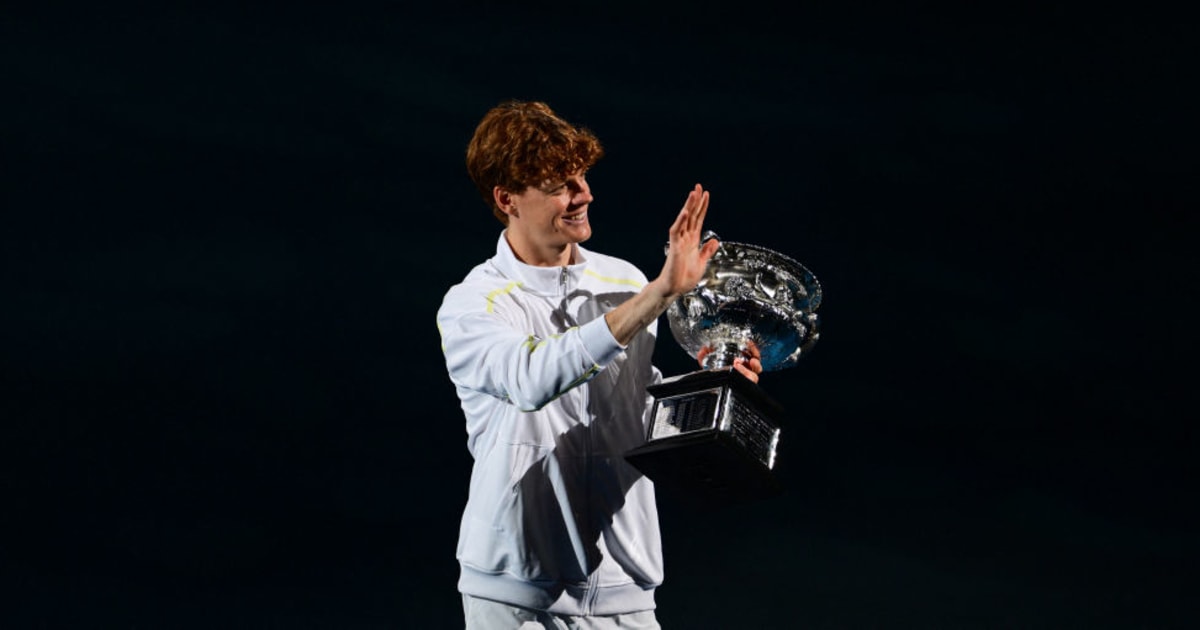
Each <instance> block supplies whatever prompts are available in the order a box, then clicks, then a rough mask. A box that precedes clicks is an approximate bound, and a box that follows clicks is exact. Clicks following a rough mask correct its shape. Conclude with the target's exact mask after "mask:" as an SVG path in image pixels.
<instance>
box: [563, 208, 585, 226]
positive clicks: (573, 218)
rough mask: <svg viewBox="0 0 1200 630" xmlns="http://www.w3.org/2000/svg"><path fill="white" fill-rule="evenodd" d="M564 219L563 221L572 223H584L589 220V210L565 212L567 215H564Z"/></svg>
mask: <svg viewBox="0 0 1200 630" xmlns="http://www.w3.org/2000/svg"><path fill="white" fill-rule="evenodd" d="M562 220H563V223H570V224H579V223H583V222H584V221H586V220H587V210H584V211H583V212H577V213H575V214H565V215H563V218H562Z"/></svg>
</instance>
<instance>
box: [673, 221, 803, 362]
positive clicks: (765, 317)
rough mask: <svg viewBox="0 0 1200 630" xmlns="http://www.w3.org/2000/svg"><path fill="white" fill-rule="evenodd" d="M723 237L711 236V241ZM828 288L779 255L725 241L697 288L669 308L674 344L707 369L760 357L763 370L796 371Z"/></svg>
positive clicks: (800, 267) (706, 236) (795, 263)
mask: <svg viewBox="0 0 1200 630" xmlns="http://www.w3.org/2000/svg"><path fill="white" fill-rule="evenodd" d="M712 238H717V239H718V240H719V239H720V237H718V236H717V235H716V234H715V233H713V232H711V231H709V232H706V233H705V237H704V240H705V241H707V240H709V239H712ZM820 306H821V285H820V283H819V282H817V277H816V276H815V275H813V273H812V272H811V271H809V270H808V269H807V268H805V267H804V265H801V264H800V263H798V262H796V261H795V260H792V259H791V258H789V257H788V256H785V255H784V254H781V253H779V252H776V251H773V250H770V249H767V248H765V247H759V246H757V245H747V244H745V243H734V242H730V241H721V246H720V247H719V248H718V249H717V252H716V254H714V255H713V257H712V259H711V260H709V262H708V269H707V271H706V272H705V275H704V277H703V278H702V279H701V280H700V283H699V284H698V285H696V288H695V289H693V290H691V291H689V292H687V293H685V294H683V295H682V296H680V298H679V299H678V300H676V301H675V303H674V304H672V305H671V306H670V308H668V309H667V320H668V322H669V323H670V326H671V333H672V334H673V335H674V337H675V341H676V342H678V343H679V345H680V346H681V347H682V348H683V349H684V350H685V351H686V352H687V353H688V354H690V355H691V356H692V357H693V358H695V359H698V360H700V359H701V357H703V360H702V361H701V365H703V366H704V368H705V369H716V368H722V367H728V366H730V365H732V364H733V360H734V359H735V358H737V357H738V356H742V355H745V354H757V355H758V356H759V357H760V359H761V361H762V365H763V371H766V372H769V371H774V370H782V369H784V368H788V367H792V366H793V365H795V364H796V362H797V361H798V360H799V359H800V357H801V356H802V355H804V354H806V353H807V352H808V351H809V350H810V349H811V348H812V346H813V344H815V343H816V342H817V338H818V337H819V336H820V333H819V320H818V317H817V312H816V311H817V309H818V308H819V307H820Z"/></svg>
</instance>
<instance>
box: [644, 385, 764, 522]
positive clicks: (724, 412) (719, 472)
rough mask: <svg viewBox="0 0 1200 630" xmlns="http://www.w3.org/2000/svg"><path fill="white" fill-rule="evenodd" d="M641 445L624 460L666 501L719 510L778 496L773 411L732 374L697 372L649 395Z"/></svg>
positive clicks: (757, 391) (760, 394)
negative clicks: (645, 432)
mask: <svg viewBox="0 0 1200 630" xmlns="http://www.w3.org/2000/svg"><path fill="white" fill-rule="evenodd" d="M648 390H649V392H650V394H651V395H652V396H654V399H655V400H654V407H653V409H652V418H653V422H652V424H651V427H650V431H649V432H650V435H649V437H648V439H647V441H646V443H645V444H644V445H642V446H640V447H638V448H635V449H633V450H631V451H629V452H628V453H626V454H625V459H626V460H627V461H628V462H629V463H630V464H632V465H633V466H634V467H635V468H637V469H638V470H640V471H641V472H642V474H644V475H646V476H647V477H649V478H650V479H651V480H652V481H653V482H654V484H655V486H656V487H657V488H658V489H659V490H660V491H661V492H663V493H665V494H666V495H667V496H669V497H670V499H669V500H673V499H678V500H680V501H681V502H683V503H686V504H689V505H690V506H692V507H702V508H711V507H722V506H725V505H729V504H733V503H744V502H748V501H754V500H758V499H763V498H767V497H771V496H775V495H778V494H780V493H781V492H782V491H783V487H782V485H781V484H780V482H779V480H778V479H777V478H776V476H775V473H774V471H773V468H774V465H775V446H776V444H777V443H778V440H779V419H780V416H781V415H782V410H781V408H780V406H779V405H778V404H777V403H776V402H775V401H773V400H772V399H770V398H769V397H768V396H767V395H766V394H765V393H763V391H762V390H761V389H759V388H758V386H757V385H755V384H754V383H752V382H750V381H749V380H748V379H746V378H745V377H744V376H742V375H741V374H740V373H739V372H737V371H736V370H733V369H731V368H728V369H719V370H701V371H699V372H692V373H690V374H684V375H682V376H678V377H674V378H672V379H668V380H666V381H664V382H662V383H660V384H658V385H652V386H651V387H649V388H648Z"/></svg>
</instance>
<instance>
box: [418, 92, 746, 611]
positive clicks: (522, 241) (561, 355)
mask: <svg viewBox="0 0 1200 630" xmlns="http://www.w3.org/2000/svg"><path fill="white" fill-rule="evenodd" d="M602 155H603V149H602V148H601V146H600V143H599V141H598V140H597V139H596V137H595V136H594V135H593V134H592V133H591V132H590V131H588V130H587V129H583V128H578V127H575V126H573V125H571V124H570V123H568V122H566V121H565V120H563V119H562V118H561V117H559V116H558V115H557V114H556V113H555V112H554V111H552V110H551V109H550V107H549V106H547V105H546V104H545V103H539V102H520V101H509V102H505V103H502V104H500V105H498V106H497V107H494V108H493V109H491V110H490V111H489V112H487V114H486V115H485V116H484V117H483V120H482V121H481V122H480V123H479V125H478V127H477V128H476V130H475V134H474V136H473V137H472V139H471V141H470V143H469V144H468V147H467V160H466V161H467V171H468V173H469V174H470V176H471V179H472V180H473V181H474V183H475V185H476V187H477V188H478V190H479V192H480V194H481V196H482V197H483V199H484V201H485V202H486V203H487V204H488V205H489V206H490V207H491V209H492V212H493V214H494V215H495V216H496V217H497V218H498V219H499V220H500V221H501V223H503V224H504V226H505V227H504V230H503V231H502V232H501V233H500V236H499V238H498V240H497V243H496V252H495V255H494V256H493V257H491V258H489V259H488V260H487V261H485V262H483V263H482V264H480V265H478V266H476V267H475V268H474V269H472V270H471V271H470V273H468V274H467V276H466V278H465V279H463V281H462V282H460V283H459V284H457V285H455V286H453V287H451V288H450V289H449V291H447V293H446V295H445V298H444V299H443V302H442V305H441V308H440V309H439V311H438V329H439V331H440V332H441V336H442V347H443V351H444V353H445V357H446V366H447V369H448V371H449V376H450V380H451V382H452V383H453V384H454V386H455V388H456V391H457V393H458V396H459V399H460V401H461V403H462V409H463V412H464V414H465V416H466V430H467V448H468V449H469V451H470V453H471V455H472V457H473V458H474V465H473V468H472V472H471V482H470V488H469V493H468V498H467V505H466V508H465V509H464V512H463V518H462V522H461V526H460V530H459V542H458V551H457V557H458V560H459V565H460V569H461V571H460V578H459V583H458V587H459V590H460V591H461V592H462V594H463V610H464V615H465V618H466V626H467V628H487V629H492V628H543V627H544V628H557V627H572V628H576V627H577V628H658V627H659V626H658V622H657V620H656V617H655V613H654V606H655V605H654V589H655V588H656V587H657V586H658V585H659V584H660V583H661V581H662V577H663V566H662V549H661V545H660V538H659V531H658V516H657V511H656V507H655V502H654V487H653V484H652V483H651V482H650V480H649V479H646V478H644V477H643V476H642V475H641V474H640V473H639V472H638V471H637V470H636V469H635V468H633V467H632V466H631V465H630V464H628V463H627V462H626V461H625V460H624V457H623V454H624V453H625V452H627V451H629V450H630V449H632V448H634V447H636V446H639V445H641V444H642V443H643V442H644V441H645V438H646V427H647V424H646V423H647V421H648V418H647V415H648V410H649V406H650V402H651V401H650V398H649V395H648V394H647V392H646V387H647V386H648V385H651V384H652V383H656V382H658V381H659V380H661V374H660V372H659V371H658V370H657V369H656V368H655V367H654V366H653V365H651V362H650V360H651V356H652V354H653V350H654V341H655V337H656V334H657V321H658V317H659V316H660V315H661V314H662V313H663V312H664V311H665V310H666V308H667V307H668V306H669V305H670V304H671V303H672V302H673V301H674V300H675V299H676V298H678V297H679V296H680V295H681V294H682V293H684V292H686V291H688V290H691V289H692V288H693V287H695V286H696V283H697V282H699V280H700V278H701V276H702V275H703V273H704V269H705V266H706V265H707V263H708V260H709V258H711V257H712V255H713V253H714V252H715V251H716V248H717V247H718V243H717V242H716V241H715V240H710V241H708V242H706V243H703V244H702V243H701V236H700V235H701V230H702V227H703V224H704V218H705V215H706V213H707V211H708V202H709V194H708V192H707V191H705V190H704V189H703V188H702V187H701V186H700V185H699V184H697V185H696V186H695V188H694V189H693V190H692V191H690V192H689V193H688V195H687V199H686V201H685V202H684V205H683V208H682V209H681V210H680V211H679V214H678V215H676V217H675V220H674V223H672V224H671V226H670V228H669V230H668V241H669V246H668V250H667V256H666V261H665V262H664V264H663V268H662V270H661V272H660V273H659V275H658V276H657V277H655V278H654V279H653V280H649V281H648V280H647V279H646V277H645V276H644V275H643V274H642V273H641V272H640V271H639V270H638V269H637V268H636V267H634V266H633V265H632V264H630V263H628V262H626V261H623V260H620V259H618V258H614V257H611V256H606V255H604V254H600V253H598V252H593V251H589V250H587V249H584V248H583V247H582V246H581V245H580V244H581V243H583V242H585V241H587V240H588V239H589V238H590V237H591V235H592V228H591V224H590V223H589V218H588V212H589V208H590V205H591V203H592V201H593V197H592V192H591V188H590V187H589V185H588V182H587V179H586V177H585V175H586V173H587V170H588V168H590V167H591V166H592V165H593V164H595V163H596V161H597V160H599V159H600V157H601V156H602ZM734 367H735V369H738V370H739V371H740V372H742V373H743V374H744V375H746V376H747V377H748V378H750V379H751V380H752V381H757V380H758V373H759V372H761V371H762V366H761V364H760V363H759V362H758V360H757V359H747V360H745V361H742V362H739V363H737V364H736V365H735V366H734Z"/></svg>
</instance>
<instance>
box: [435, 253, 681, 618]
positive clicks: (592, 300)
mask: <svg viewBox="0 0 1200 630" xmlns="http://www.w3.org/2000/svg"><path fill="white" fill-rule="evenodd" d="M575 260H577V261H578V263H577V264H574V265H570V266H567V267H531V266H529V265H526V264H523V263H521V262H520V261H518V260H517V259H516V257H515V256H514V255H513V253H512V250H511V249H510V248H509V246H508V242H507V241H506V240H505V236H504V234H501V235H500V239H499V242H498V243H497V246H496V255H495V257H493V258H491V259H489V260H488V261H486V262H484V263H483V264H481V265H479V266H477V267H475V268H474V269H472V270H471V272H470V273H469V274H468V275H467V277H466V278H465V279H464V280H463V281H462V282H461V283H460V284H457V285H455V286H454V287H452V288H451V289H450V290H449V291H448V292H447V293H446V296H445V298H444V300H443V302H442V306H441V308H440V309H439V310H438V316H437V319H438V328H439V330H440V332H441V335H442V348H443V351H444V352H445V356H446V366H447V368H448V369H449V372H450V380H451V381H452V382H453V383H454V385H455V387H456V389H457V391H458V396H459V398H460V400H461V401H462V408H463V412H464V413H465V415H466V420H467V448H468V449H469V450H470V452H471V455H472V456H473V457H474V460H475V461H474V467H473V469H472V471H471V482H470V492H469V496H468V498H467V505H466V509H465V510H464V512H463V517H462V524H461V528H460V530H459V540H458V552H457V556H458V560H459V564H460V567H461V574H460V579H459V583H458V587H459V590H461V591H462V592H464V593H467V594H470V595H474V596H477V597H483V598H487V599H492V600H497V601H501V602H507V603H511V604H516V605H519V606H525V607H529V608H536V609H543V610H549V611H551V612H554V613H561V614H570V615H589V614H594V615H611V614H620V613H628V612H635V611H639V610H649V609H652V608H654V589H655V587H657V586H658V585H659V584H660V583H661V582H662V547H661V542H660V539H659V530H658V512H657V510H656V508H655V502H654V487H653V485H652V484H651V482H650V480H649V479H647V478H645V477H643V476H642V475H641V473H639V472H638V471H637V469H635V468H633V467H632V466H631V465H630V464H629V463H627V462H626V461H625V460H624V458H623V457H622V454H623V453H625V452H626V451H628V450H629V449H631V448H633V447H635V446H638V445H641V444H642V443H644V442H645V439H646V428H647V425H646V422H647V417H648V407H649V404H650V400H651V399H650V398H649V394H648V393H647V392H646V386H647V385H650V384H652V383H657V382H659V381H660V380H661V374H660V372H659V371H658V370H657V369H656V368H655V367H653V366H652V365H651V363H650V360H651V355H652V353H653V351H654V340H655V336H656V334H657V322H654V323H651V325H650V326H648V327H647V328H646V330H644V331H643V332H641V333H639V334H638V336H637V337H636V338H635V339H634V340H633V341H632V342H631V343H630V344H629V345H628V346H627V347H624V348H623V347H621V345H620V344H618V343H617V341H616V339H614V338H613V336H612V333H611V332H610V331H609V329H608V325H607V323H606V322H605V321H604V318H603V317H602V315H603V314H604V313H606V312H608V311H610V310H612V309H614V308H616V307H617V306H618V305H619V304H621V303H622V302H624V301H625V300H627V299H629V298H630V297H632V296H633V295H634V294H635V293H636V292H637V291H638V290H640V289H641V287H642V286H643V285H645V283H646V277H645V276H644V275H643V274H642V273H641V272H640V271H638V269H637V268H636V267H634V266H633V265H631V264H630V263H628V262H625V261H623V260H620V259H618V258H613V257H611V256H605V255H602V254H598V253H595V252H590V251H587V250H585V249H583V248H582V247H579V248H578V250H577V252H576V257H575Z"/></svg>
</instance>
